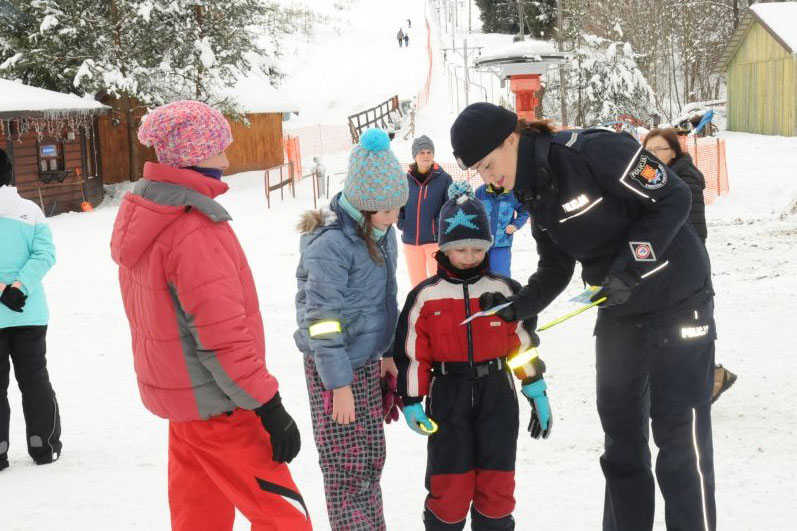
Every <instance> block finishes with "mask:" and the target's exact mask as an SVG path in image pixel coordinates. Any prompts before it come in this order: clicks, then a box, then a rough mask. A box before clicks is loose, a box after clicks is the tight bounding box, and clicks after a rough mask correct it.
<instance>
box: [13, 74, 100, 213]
mask: <svg viewBox="0 0 797 531" xmlns="http://www.w3.org/2000/svg"><path fill="white" fill-rule="evenodd" d="M105 112H107V108H106V107H105V106H104V105H102V104H101V103H99V102H96V101H93V100H88V99H84V98H80V97H78V96H75V95H72V94H62V93H60V92H53V91H50V90H44V89H40V88H36V87H31V86H27V85H23V84H20V83H16V82H13V81H8V80H5V79H0V147H2V148H3V149H4V150H5V151H6V152H7V153H8V155H9V157H10V158H11V162H12V164H13V166H14V171H13V178H12V179H13V180H12V184H13V185H14V186H16V187H17V190H18V191H19V194H20V195H21V196H22V197H25V198H27V199H30V200H32V201H34V202H36V203H37V204H39V205H40V206H41V208H42V210H43V211H44V213H45V214H46V215H47V216H52V215H55V214H60V213H62V212H68V211H72V210H81V209H86V208H88V207H87V205H86V204H85V203H89V204H90V205H91V206H92V207H93V206H96V205H98V204H99V203H100V202H101V201H102V196H103V187H102V185H103V180H102V174H101V171H100V168H101V165H100V160H99V149H98V145H97V127H96V118H97V116H99V115H101V114H103V113H105Z"/></svg>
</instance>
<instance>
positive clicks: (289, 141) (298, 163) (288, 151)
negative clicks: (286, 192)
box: [282, 135, 302, 175]
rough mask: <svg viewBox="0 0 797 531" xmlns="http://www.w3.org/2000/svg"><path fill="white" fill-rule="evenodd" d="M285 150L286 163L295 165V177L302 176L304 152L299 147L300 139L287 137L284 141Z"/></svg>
mask: <svg viewBox="0 0 797 531" xmlns="http://www.w3.org/2000/svg"><path fill="white" fill-rule="evenodd" d="M282 147H283V149H284V150H285V159H286V162H289V163H291V164H293V171H294V175H302V150H301V149H300V147H299V137H296V136H290V135H286V136H285V137H283V139H282Z"/></svg>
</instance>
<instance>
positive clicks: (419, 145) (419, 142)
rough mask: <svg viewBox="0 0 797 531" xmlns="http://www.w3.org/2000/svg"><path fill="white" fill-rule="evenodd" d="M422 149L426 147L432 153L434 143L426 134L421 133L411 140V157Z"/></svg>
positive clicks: (415, 155)
mask: <svg viewBox="0 0 797 531" xmlns="http://www.w3.org/2000/svg"><path fill="white" fill-rule="evenodd" d="M424 149H428V150H429V151H431V152H432V153H434V143H433V142H432V139H431V138H429V137H428V136H426V135H421V136H419V137H418V138H416V139H415V140H413V141H412V158H415V157H417V156H418V153H420V152H421V151H423V150H424Z"/></svg>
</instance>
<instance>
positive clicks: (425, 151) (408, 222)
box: [397, 135, 452, 287]
mask: <svg viewBox="0 0 797 531" xmlns="http://www.w3.org/2000/svg"><path fill="white" fill-rule="evenodd" d="M412 158H413V159H414V160H415V162H413V163H412V164H410V169H409V171H408V172H407V183H408V184H409V196H408V197H409V198H408V200H407V204H406V205H404V206H403V207H402V208H401V211H400V212H399V219H398V223H397V226H398V228H399V230H400V231H401V241H402V242H403V243H404V258H405V259H406V261H407V270H408V272H409V275H410V284H411V285H412V287H415V286H417V285H418V284H420V283H421V282H423V281H424V280H426V279H427V278H429V277H430V276H432V275H434V274H436V273H437V261H436V260H435V258H434V254H435V253H436V252H437V235H438V218H439V217H440V209H441V208H443V205H444V204H445V202H446V201H447V200H448V199H447V198H448V195H447V194H448V187H449V186H450V185H451V183H452V179H451V176H450V175H449V174H447V173H446V172H445V171H444V170H443V169H442V168H441V167H440V165H439V164H437V163H436V162H435V161H434V144H433V143H432V140H431V139H430V138H429V137H428V136H425V135H422V136H419V137H418V138H416V139H415V140H413V141H412Z"/></svg>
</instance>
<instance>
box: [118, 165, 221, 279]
mask: <svg viewBox="0 0 797 531" xmlns="http://www.w3.org/2000/svg"><path fill="white" fill-rule="evenodd" d="M227 189H228V186H227V184H226V183H224V182H221V181H217V180H215V179H211V178H208V177H205V176H204V175H202V174H201V173H197V172H195V171H192V170H184V169H179V168H174V167H172V166H166V165H164V164H157V163H154V162H147V163H146V164H145V165H144V177H143V179H141V180H139V181H138V182H137V183H136V186H135V188H134V189H133V191H132V192H130V193H128V194H127V195H125V197H124V198H123V199H122V205H121V206H120V207H119V213H118V214H117V216H116V221H115V222H114V227H113V234H112V236H111V257H112V258H113V260H114V262H116V263H117V264H119V265H120V266H124V267H132V266H134V265H135V264H136V263H137V262H138V260H139V259H140V258H141V256H142V255H143V254H144V253H145V251H146V250H147V249H149V248H150V247H151V246H152V244H153V242H154V241H155V240H156V239H157V238H158V236H160V235H161V233H163V231H164V230H166V229H167V228H168V227H169V226H170V225H171V224H172V223H174V222H175V221H177V220H178V219H180V218H182V217H184V216H187V215H189V214H190V213H191V212H192V211H197V212H200V213H201V214H203V215H204V216H206V217H207V218H208V219H210V221H212V222H214V223H219V222H224V221H229V220H230V219H232V218H231V217H230V215H229V214H228V213H227V211H226V210H225V209H224V208H223V207H222V206H221V205H220V204H218V203H217V202H216V201H214V200H213V198H214V197H216V196H218V195H220V194H222V193H224V192H226V191H227Z"/></svg>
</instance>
